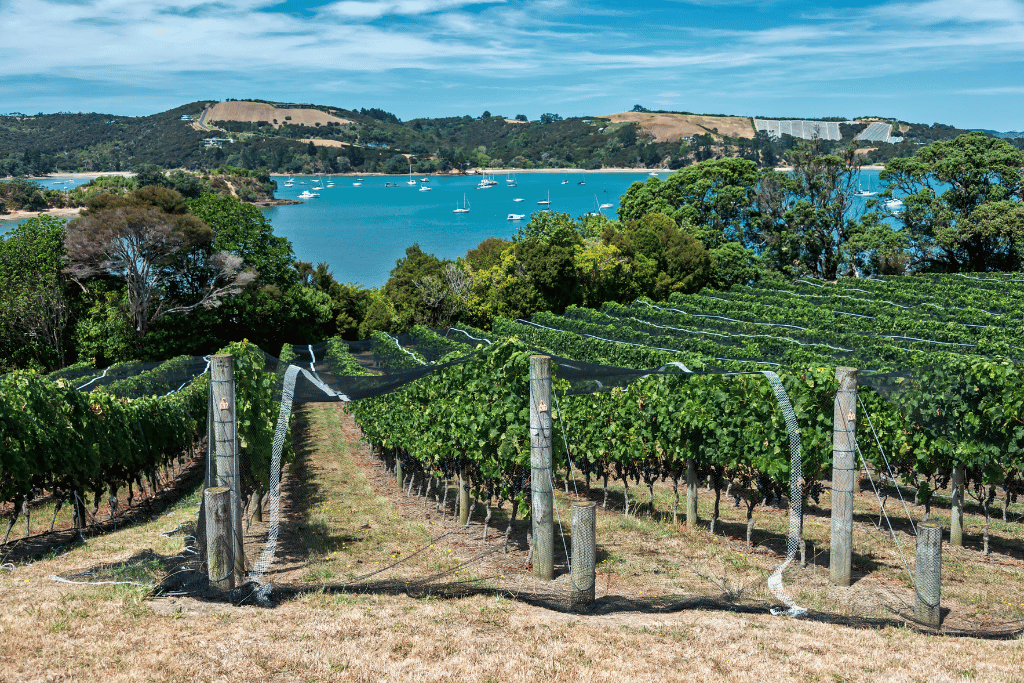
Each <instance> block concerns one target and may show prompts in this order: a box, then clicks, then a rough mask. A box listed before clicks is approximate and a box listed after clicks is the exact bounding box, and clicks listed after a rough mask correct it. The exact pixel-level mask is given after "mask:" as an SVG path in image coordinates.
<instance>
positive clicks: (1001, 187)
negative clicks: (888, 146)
mask: <svg viewBox="0 0 1024 683" xmlns="http://www.w3.org/2000/svg"><path fill="white" fill-rule="evenodd" d="M879 178H880V180H881V181H882V182H883V183H885V184H886V190H885V191H884V192H883V193H882V194H881V195H880V206H886V205H887V204H884V203H881V202H892V201H893V200H894V199H900V200H902V202H903V207H902V210H895V211H894V212H893V213H894V215H895V217H896V220H898V221H899V223H900V224H901V225H902V229H903V231H904V232H905V233H906V234H907V235H908V238H909V240H910V244H911V249H910V252H909V253H910V254H911V255H912V257H913V259H914V262H915V263H914V265H916V266H917V267H918V268H919V269H926V270H943V271H962V270H970V271H979V272H980V271H986V270H1015V269H1017V268H1019V267H1020V264H1021V246H1022V243H1021V233H1022V232H1024V213H1022V211H1021V202H1022V201H1024V152H1022V151H1021V150H1018V149H1017V148H1015V147H1014V146H1013V145H1011V144H1009V143H1008V142H1006V141H1005V140H1001V139H999V138H990V137H988V136H986V135H984V134H982V133H967V134H966V135H961V136H960V137H958V138H956V139H955V140H949V141H944V142H935V143H932V144H931V145H929V146H927V147H924V148H922V149H921V150H919V151H918V152H917V154H915V155H914V156H913V157H911V158H909V159H893V160H891V161H890V162H889V163H888V164H887V165H886V168H885V170H884V171H883V172H882V173H881V174H880V176H879Z"/></svg>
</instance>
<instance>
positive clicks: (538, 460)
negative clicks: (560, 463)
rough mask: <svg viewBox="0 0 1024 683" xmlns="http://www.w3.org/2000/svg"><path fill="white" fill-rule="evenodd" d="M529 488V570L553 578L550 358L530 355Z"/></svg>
mask: <svg viewBox="0 0 1024 683" xmlns="http://www.w3.org/2000/svg"><path fill="white" fill-rule="evenodd" d="M530 491H531V500H530V504H531V505H530V507H531V514H532V515H533V574H534V576H536V577H537V578H538V579H544V580H546V581H550V580H552V579H554V578H555V569H554V555H555V529H554V513H553V508H554V491H553V490H552V487H551V358H550V357H548V356H530Z"/></svg>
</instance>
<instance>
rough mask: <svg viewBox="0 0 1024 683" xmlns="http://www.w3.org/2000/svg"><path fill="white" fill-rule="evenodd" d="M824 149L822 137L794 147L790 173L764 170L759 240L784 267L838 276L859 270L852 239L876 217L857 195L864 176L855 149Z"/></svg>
mask: <svg viewBox="0 0 1024 683" xmlns="http://www.w3.org/2000/svg"><path fill="white" fill-rule="evenodd" d="M821 149H822V144H821V141H819V140H814V141H811V142H810V143H806V144H803V145H801V146H800V147H798V148H797V149H795V150H794V151H793V152H792V153H791V154H792V160H793V172H792V174H788V175H787V174H782V173H777V172H775V171H771V170H769V171H766V172H765V173H764V174H762V176H761V183H760V184H759V186H758V188H757V193H756V195H757V196H756V197H755V204H756V208H757V220H758V223H759V225H758V235H757V240H756V245H757V248H758V250H759V251H760V252H761V253H762V255H763V256H764V257H765V261H766V262H767V263H769V264H771V265H773V266H774V267H776V268H777V269H779V270H782V271H783V272H787V273H788V274H790V275H798V274H807V275H810V276H812V277H817V278H821V279H824V280H834V279H836V276H837V275H838V274H839V272H840V270H847V271H850V272H851V273H853V272H854V271H855V269H854V264H853V263H852V262H851V260H850V259H851V252H850V250H849V249H848V243H849V241H850V239H851V237H852V236H853V235H855V234H861V233H863V231H864V230H866V229H867V226H868V225H869V223H873V221H874V219H873V218H870V217H866V216H865V214H864V212H863V210H862V209H858V205H857V203H856V201H855V199H854V195H855V194H856V192H857V189H858V184H859V181H860V160H859V158H858V157H857V154H856V150H854V148H853V147H847V148H845V149H843V150H840V151H839V153H837V154H821Z"/></svg>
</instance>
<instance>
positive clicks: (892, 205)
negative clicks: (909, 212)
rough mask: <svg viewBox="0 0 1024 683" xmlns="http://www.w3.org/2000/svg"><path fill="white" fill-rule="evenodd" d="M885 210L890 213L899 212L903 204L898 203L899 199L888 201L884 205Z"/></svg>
mask: <svg viewBox="0 0 1024 683" xmlns="http://www.w3.org/2000/svg"><path fill="white" fill-rule="evenodd" d="M885 208H887V209H889V210H890V211H899V210H900V209H902V208H903V202H902V201H900V200H899V199H890V200H889V201H887V202H886V203H885Z"/></svg>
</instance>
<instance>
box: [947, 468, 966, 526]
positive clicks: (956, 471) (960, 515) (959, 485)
mask: <svg viewBox="0 0 1024 683" xmlns="http://www.w3.org/2000/svg"><path fill="white" fill-rule="evenodd" d="M949 487H950V488H951V489H952V496H953V500H952V504H951V505H950V506H949V544H950V545H956V546H961V545H963V544H964V466H963V465H960V464H957V465H954V466H953V476H952V479H951V480H950V482H949Z"/></svg>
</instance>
